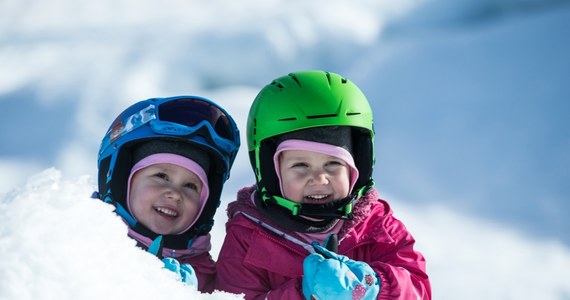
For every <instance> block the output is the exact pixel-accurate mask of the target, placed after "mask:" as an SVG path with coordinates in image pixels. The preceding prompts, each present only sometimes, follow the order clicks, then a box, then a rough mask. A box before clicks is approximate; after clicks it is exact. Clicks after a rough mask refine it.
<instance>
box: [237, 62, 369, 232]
mask: <svg viewBox="0 0 570 300" xmlns="http://www.w3.org/2000/svg"><path fill="white" fill-rule="evenodd" d="M342 127H344V129H347V128H346V127H348V128H349V129H348V132H349V133H348V135H350V140H351V142H350V143H351V145H348V146H349V147H348V149H349V152H351V154H352V156H353V158H354V161H355V165H356V167H357V169H358V171H359V177H358V179H357V181H356V183H355V186H354V188H353V192H352V194H351V195H350V196H349V197H347V198H349V199H342V200H339V201H337V203H336V204H335V205H334V207H331V205H327V206H326V207H323V205H316V204H300V203H296V202H294V201H291V200H288V199H285V198H283V197H282V195H281V191H280V189H279V183H278V177H277V174H276V173H275V167H274V165H273V155H274V154H275V151H276V148H277V146H278V144H279V142H280V141H282V140H284V139H288V138H301V139H308V140H312V141H316V142H323V143H329V144H335V134H336V132H338V131H339V129H341V128H342ZM315 129H318V130H320V132H311V131H314V130H315ZM315 133H316V134H315ZM289 135H293V136H291V137H287V136H289ZM327 136H328V137H327ZM331 136H332V138H331ZM305 137H309V138H305ZM373 139H374V129H373V122H372V110H371V108H370V104H369V103H368V100H367V99H366V97H365V96H364V94H363V93H362V91H361V90H360V89H359V88H358V87H357V86H356V85H355V84H354V83H352V82H351V81H349V80H348V79H346V78H344V77H342V76H340V75H338V74H335V73H331V72H324V71H316V70H313V71H300V72H295V73H290V74H288V75H286V76H282V77H279V78H277V79H275V80H273V81H272V82H271V83H270V84H268V85H266V86H265V87H264V88H263V89H262V90H261V91H260V92H259V94H258V95H257V97H256V98H255V100H254V101H253V104H252V105H251V108H250V111H249V116H248V120H247V143H248V151H249V158H250V162H251V165H252V167H253V170H254V172H255V175H256V181H257V190H258V194H259V195H260V196H261V197H260V199H261V201H262V203H263V204H264V205H263V206H264V207H266V208H269V209H271V210H273V211H275V210H277V211H280V216H281V217H283V216H286V217H287V218H289V219H293V220H297V221H300V219H301V218H298V216H311V217H318V218H319V219H328V221H329V223H330V220H334V219H337V218H352V215H351V214H350V212H351V209H352V205H353V204H354V203H355V202H356V201H357V200H358V199H359V198H360V197H361V196H362V195H363V194H364V193H365V192H367V191H368V190H369V189H370V188H371V187H372V186H373V180H372V168H373V165H374V141H373ZM339 146H340V145H339ZM345 148H346V147H345ZM303 220H306V219H305V218H303ZM303 222H305V221H303ZM312 225H315V224H312ZM321 225H323V224H321Z"/></svg>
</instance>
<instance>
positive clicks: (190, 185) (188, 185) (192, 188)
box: [184, 182, 198, 191]
mask: <svg viewBox="0 0 570 300" xmlns="http://www.w3.org/2000/svg"><path fill="white" fill-rule="evenodd" d="M184 187H185V188H188V189H191V190H194V191H197V190H198V185H197V184H195V183H193V182H188V183H187V184H185V185H184Z"/></svg>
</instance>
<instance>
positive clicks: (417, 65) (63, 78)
mask: <svg viewBox="0 0 570 300" xmlns="http://www.w3.org/2000/svg"><path fill="white" fill-rule="evenodd" d="M569 23H570V5H569V2H568V1H563V0H540V1H539V0H485V1H480V0H478V1H460V2H458V1H452V0H423V1H412V0H407V1H398V2H397V3H396V2H394V1H364V0H362V1H353V2H351V4H350V5H348V4H346V3H345V1H340V0H328V1H326V2H325V1H311V2H306V1H283V0H272V1H263V2H259V1H252V0H246V1H240V3H239V4H237V3H235V4H234V3H231V2H227V1H219V0H218V1H209V2H204V3H201V2H196V1H181V0H178V1H177V0H169V1H164V2H161V4H160V5H159V4H157V3H156V2H153V1H140V0H137V1H134V0H119V1H116V0H115V1H97V2H89V3H80V2H77V1H70V0H51V1H45V0H31V1H24V2H18V1H4V2H0V104H2V105H3V110H2V111H3V112H4V114H3V116H2V118H0V127H1V128H3V129H2V130H1V131H0V138H1V139H2V143H0V220H2V221H1V222H2V225H0V299H2V300H3V299H9V300H11V299H101V298H109V299H124V298H126V297H133V296H134V297H136V298H141V299H157V298H171V299H178V298H184V299H191V298H193V299H203V298H206V299H233V298H239V297H237V296H233V295H229V294H226V293H222V292H218V293H215V294H213V295H201V294H198V293H197V292H195V291H193V290H191V289H189V288H186V287H184V286H182V285H181V284H180V283H179V282H176V281H175V279H174V278H173V277H172V274H170V273H169V272H168V271H161V270H160V269H161V265H160V262H159V261H157V260H156V259H154V258H153V257H152V256H149V255H148V254H147V253H144V252H143V251H141V250H139V249H137V248H136V247H134V242H133V241H132V240H130V239H128V238H127V237H126V229H125V227H124V225H123V223H122V222H121V221H120V220H119V219H118V217H117V216H115V215H114V213H113V212H112V209H111V207H109V206H108V205H106V204H104V203H102V202H101V201H96V200H93V199H91V198H89V196H90V194H91V192H92V191H93V190H94V189H95V186H96V183H95V181H94V178H96V155H97V150H98V146H99V142H100V140H101V138H102V136H103V134H104V131H105V130H106V128H107V127H108V125H109V124H110V122H111V121H112V120H113V119H114V117H115V116H116V115H117V114H118V113H119V112H120V111H122V110H123V109H124V108H125V107H127V106H128V105H129V104H131V103H133V102H135V101H138V100H142V99H146V98H150V97H155V96H172V95H181V94H197V95H201V96H206V97H209V98H211V99H214V100H215V101H216V102H219V103H220V104H221V105H222V106H224V107H225V108H226V109H227V110H228V111H229V112H230V113H231V114H232V115H233V116H235V118H236V120H237V122H238V125H239V126H240V128H241V130H242V148H241V150H240V152H239V154H238V158H237V160H236V163H235V165H234V169H233V170H232V175H231V178H230V180H229V181H228V183H227V185H226V186H225V187H224V192H223V194H222V205H221V207H220V209H219V210H218V213H217V214H216V217H215V218H216V226H215V228H214V231H213V233H212V242H213V250H212V254H213V255H214V257H217V253H218V252H219V247H220V246H221V243H222V241H223V236H224V226H223V224H224V222H225V219H226V216H225V211H224V210H225V206H226V205H227V203H228V202H229V201H231V200H232V199H233V198H234V197H235V193H236V191H237V189H238V188H239V187H241V186H243V185H247V184H251V183H253V181H254V179H253V174H252V172H251V170H250V166H249V161H248V158H247V145H246V142H245V121H246V116H247V112H248V109H249V104H250V103H251V101H252V99H253V98H254V97H255V95H256V93H257V92H258V91H259V89H260V88H261V87H262V86H263V85H265V84H267V83H268V82H269V80H271V79H273V78H274V77H276V76H280V75H284V74H286V73H288V72H291V71H294V70H299V69H326V70H330V71H333V72H337V73H340V74H343V75H345V76H347V77H348V78H349V79H351V80H352V81H354V82H355V83H356V84H357V85H359V86H360V87H361V88H362V89H363V91H364V92H365V94H366V95H367V96H368V98H369V99H370V101H371V104H372V108H373V110H374V113H375V128H376V137H377V138H376V144H375V147H376V160H377V162H376V166H375V175H374V176H375V180H376V182H377V187H378V189H379V191H380V194H381V195H382V196H383V198H385V199H387V200H388V201H389V202H390V203H391V205H392V206H393V208H394V210H395V214H396V216H397V217H398V218H400V219H401V220H403V221H404V223H405V224H406V225H407V227H408V228H409V229H410V231H411V232H412V234H413V235H414V237H415V238H416V240H417V248H418V249H419V250H421V251H422V252H423V253H424V254H425V255H426V257H427V261H428V273H429V275H430V277H431V282H432V285H433V293H434V299H570V283H569V281H568V280H567V278H570V235H568V233H567V229H568V228H569V226H570V219H569V218H568V217H567V214H568V212H569V211H570V202H568V201H567V200H568V195H569V192H570V190H569V188H568V182H569V179H570V173H569V171H568V170H570V159H569V158H570V156H568V153H570V136H569V133H568V132H569V131H568V128H570V120H569V119H568V117H567V116H568V112H569V111H570V104H569V102H568V96H569V95H570V86H568V78H570V57H569V56H568V54H567V53H570V39H568V38H567V36H568V34H569V33H570V32H569V29H568V28H570V26H569V25H570V24H569Z"/></svg>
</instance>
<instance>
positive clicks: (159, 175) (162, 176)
mask: <svg viewBox="0 0 570 300" xmlns="http://www.w3.org/2000/svg"><path fill="white" fill-rule="evenodd" d="M152 176H154V177H157V178H160V179H163V180H166V181H168V175H167V174H166V173H163V172H158V173H155V174H154V175H152Z"/></svg>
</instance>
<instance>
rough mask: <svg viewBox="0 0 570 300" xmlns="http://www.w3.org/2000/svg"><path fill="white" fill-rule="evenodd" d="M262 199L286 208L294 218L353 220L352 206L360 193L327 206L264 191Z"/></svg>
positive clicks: (329, 203)
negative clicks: (299, 201)
mask: <svg viewBox="0 0 570 300" xmlns="http://www.w3.org/2000/svg"><path fill="white" fill-rule="evenodd" d="M261 195H262V199H263V201H264V202H265V203H272V204H276V205H279V206H281V207H284V208H286V209H287V210H289V211H290V212H291V214H292V215H293V216H299V217H309V218H314V219H321V220H323V219H324V220H330V219H343V220H352V218H353V216H352V213H351V212H352V204H353V202H355V201H356V200H357V199H358V198H360V197H359V196H360V193H353V194H351V195H348V196H347V197H345V198H343V199H339V200H334V201H331V202H328V203H325V204H310V203H298V202H295V201H291V200H289V199H286V198H283V197H279V196H273V195H271V194H269V192H267V190H266V189H263V190H262V193H261Z"/></svg>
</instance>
